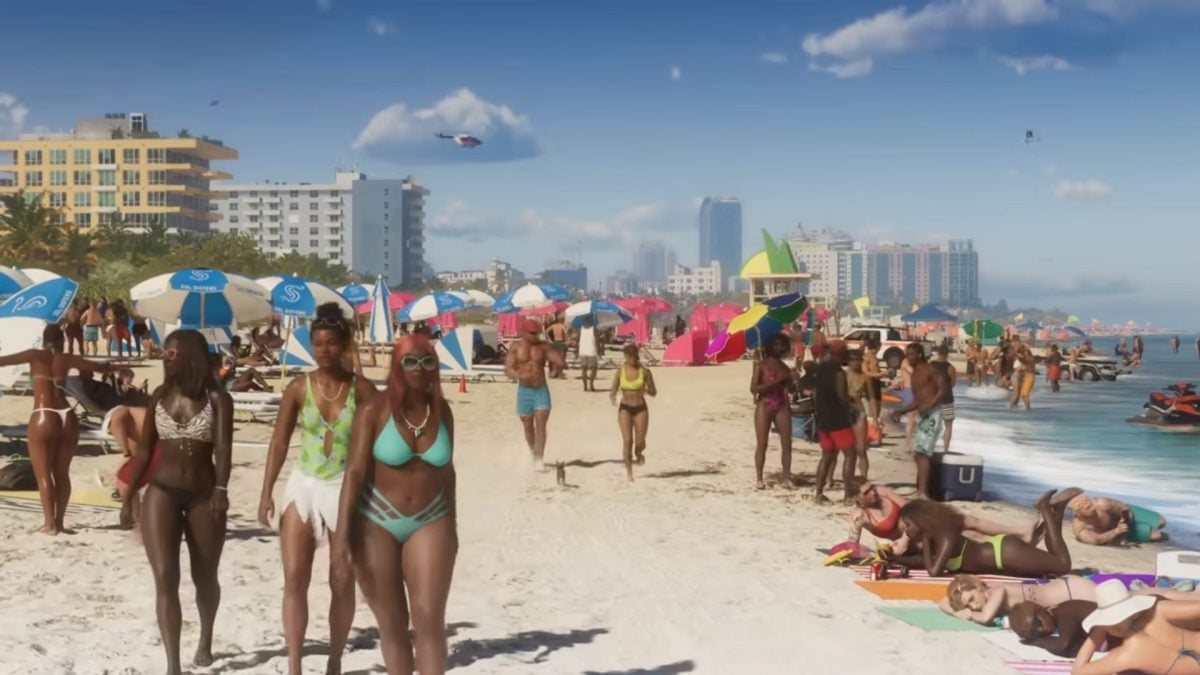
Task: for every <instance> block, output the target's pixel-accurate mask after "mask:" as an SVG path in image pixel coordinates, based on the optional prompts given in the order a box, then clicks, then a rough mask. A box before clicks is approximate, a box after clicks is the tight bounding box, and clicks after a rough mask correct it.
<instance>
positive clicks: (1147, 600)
mask: <svg viewBox="0 0 1200 675" xmlns="http://www.w3.org/2000/svg"><path fill="white" fill-rule="evenodd" d="M1157 600H1158V598H1156V597H1155V596H1153V595H1130V593H1129V589H1127V588H1125V583H1124V582H1123V581H1121V580H1120V579H1109V580H1108V581H1105V582H1104V583H1102V584H1100V585H1099V586H1096V611H1094V612H1092V613H1091V614H1089V615H1088V617H1087V618H1086V619H1084V620H1083V629H1084V630H1086V631H1087V632H1089V633H1090V632H1092V629H1093V628H1095V627H1096V626H1115V625H1117V624H1119V623H1122V622H1123V621H1125V620H1126V619H1128V618H1129V617H1131V616H1133V615H1135V614H1140V613H1141V612H1144V611H1146V610H1148V609H1150V608H1151V607H1153V606H1154V603H1155V602H1156V601H1157Z"/></svg>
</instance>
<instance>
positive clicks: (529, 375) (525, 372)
mask: <svg viewBox="0 0 1200 675" xmlns="http://www.w3.org/2000/svg"><path fill="white" fill-rule="evenodd" d="M541 333H542V326H541V324H539V323H538V322H537V321H534V320H532V319H526V320H525V321H523V322H521V335H520V339H519V340H518V341H517V342H516V343H514V344H513V346H512V348H511V349H509V350H508V358H506V359H505V361H504V372H505V373H506V374H507V375H508V376H509V377H511V378H512V379H514V380H516V381H517V417H520V418H521V424H522V425H524V427H525V442H526V443H528V444H529V452H530V454H531V455H532V456H533V461H534V462H535V463H536V464H544V463H545V456H546V425H547V422H549V421H550V388H549V387H548V386H546V366H547V364H550V365H553V366H555V367H556V368H559V369H562V368H566V366H567V364H566V360H565V359H563V356H562V354H561V353H559V352H558V350H556V349H554V348H553V347H552V346H551V345H550V344H548V343H546V342H543V341H542V337H541Z"/></svg>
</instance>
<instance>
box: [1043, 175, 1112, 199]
mask: <svg viewBox="0 0 1200 675" xmlns="http://www.w3.org/2000/svg"><path fill="white" fill-rule="evenodd" d="M1111 194H1112V186H1111V185H1109V184H1108V183H1105V182H1104V181H1102V180H1096V179H1095V178H1092V179H1090V180H1062V181H1059V182H1058V184H1057V185H1055V186H1054V196H1055V197H1058V198H1059V199H1079V200H1089V199H1104V198H1106V197H1108V196H1109V195H1111Z"/></svg>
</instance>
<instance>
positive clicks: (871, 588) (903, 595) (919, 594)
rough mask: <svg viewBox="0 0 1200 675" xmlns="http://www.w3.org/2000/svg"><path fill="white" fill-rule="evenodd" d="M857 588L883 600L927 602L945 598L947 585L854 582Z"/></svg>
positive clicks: (910, 582)
mask: <svg viewBox="0 0 1200 675" xmlns="http://www.w3.org/2000/svg"><path fill="white" fill-rule="evenodd" d="M854 583H855V584H858V587H859V588H861V589H863V590H864V591H866V592H868V593H872V594H874V595H875V596H876V597H878V598H880V599H883V600H928V601H929V602H938V601H939V600H941V599H942V598H944V597H946V587H947V586H948V585H949V584H939V583H934V582H921V581H856V582H854Z"/></svg>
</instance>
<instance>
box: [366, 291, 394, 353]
mask: <svg viewBox="0 0 1200 675" xmlns="http://www.w3.org/2000/svg"><path fill="white" fill-rule="evenodd" d="M389 295H391V293H390V292H389V291H388V287H387V284H385V283H383V277H382V276H381V277H379V278H377V279H375V288H373V289H372V290H371V322H370V323H369V324H368V325H367V342H369V343H371V344H373V345H390V344H392V340H393V339H394V332H393V330H394V329H393V326H392V312H391V310H390V309H388V296H389Z"/></svg>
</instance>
